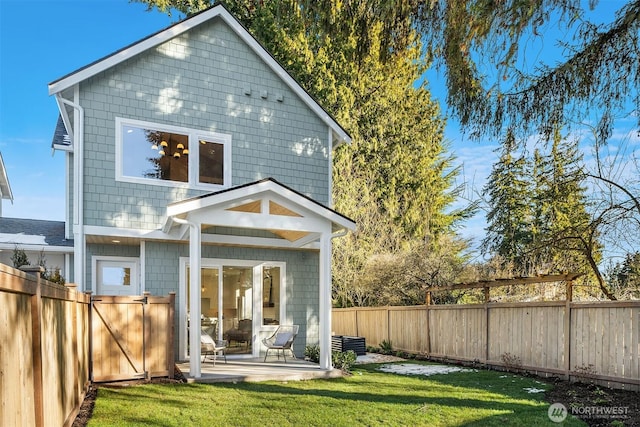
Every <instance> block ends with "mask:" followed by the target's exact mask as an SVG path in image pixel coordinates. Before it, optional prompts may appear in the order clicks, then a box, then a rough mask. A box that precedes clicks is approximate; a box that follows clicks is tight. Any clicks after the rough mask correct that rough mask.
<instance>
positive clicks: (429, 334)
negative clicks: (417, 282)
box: [425, 291, 431, 357]
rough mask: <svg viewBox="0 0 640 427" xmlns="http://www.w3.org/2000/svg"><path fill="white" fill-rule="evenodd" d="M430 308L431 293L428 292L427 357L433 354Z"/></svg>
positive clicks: (426, 307)
mask: <svg viewBox="0 0 640 427" xmlns="http://www.w3.org/2000/svg"><path fill="white" fill-rule="evenodd" d="M430 306H431V291H427V297H426V300H425V311H426V312H427V334H426V335H427V346H426V350H427V357H429V356H430V354H431V328H430V325H429V322H430V321H429V316H430V310H429V308H430Z"/></svg>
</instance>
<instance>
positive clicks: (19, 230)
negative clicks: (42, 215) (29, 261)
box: [0, 218, 73, 252]
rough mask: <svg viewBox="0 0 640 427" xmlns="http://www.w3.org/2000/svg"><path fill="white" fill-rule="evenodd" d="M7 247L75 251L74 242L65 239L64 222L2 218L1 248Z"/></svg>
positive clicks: (0, 228)
mask: <svg viewBox="0 0 640 427" xmlns="http://www.w3.org/2000/svg"><path fill="white" fill-rule="evenodd" d="M7 245H10V246H15V245H19V246H20V247H25V246H33V247H35V249H46V248H51V247H56V248H69V249H70V250H69V252H71V251H73V240H69V239H65V224H64V222H63V221H46V220H39V219H21V218H0V246H2V247H6V246H7Z"/></svg>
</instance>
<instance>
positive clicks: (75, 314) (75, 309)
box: [64, 283, 84, 398]
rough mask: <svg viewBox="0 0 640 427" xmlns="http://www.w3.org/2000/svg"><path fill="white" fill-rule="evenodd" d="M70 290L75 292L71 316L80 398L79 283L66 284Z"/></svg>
mask: <svg viewBox="0 0 640 427" xmlns="http://www.w3.org/2000/svg"><path fill="white" fill-rule="evenodd" d="M64 286H65V287H66V288H67V289H68V290H69V291H72V292H74V293H75V298H73V301H72V302H71V303H72V304H73V307H72V311H73V314H72V317H71V319H72V320H71V321H72V322H73V328H72V332H71V346H72V348H73V355H72V357H73V379H74V382H75V383H76V393H77V394H76V396H77V397H78V398H79V397H80V396H81V395H82V389H83V387H84V384H81V383H80V375H79V372H80V364H79V361H78V360H79V359H78V353H79V352H80V351H79V349H78V306H79V304H78V293H77V292H76V288H77V285H76V284H75V283H68V284H65V285H64Z"/></svg>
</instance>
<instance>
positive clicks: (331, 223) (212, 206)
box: [162, 178, 355, 378]
mask: <svg viewBox="0 0 640 427" xmlns="http://www.w3.org/2000/svg"><path fill="white" fill-rule="evenodd" d="M354 229H355V223H354V222H353V221H352V220H351V219H349V218H347V217H345V216H343V215H341V214H340V213H338V212H336V211H334V210H332V209H330V208H327V207H325V206H323V205H322V204H320V203H318V202H316V201H315V200H313V199H311V198H309V197H308V196H306V195H305V194H302V193H299V192H298V191H296V190H293V189H292V188H289V187H287V186H285V185H282V184H281V183H279V182H278V181H276V180H274V179H272V178H265V179H262V180H260V181H256V182H252V183H247V184H244V185H240V186H237V187H232V188H229V189H226V190H222V191H219V192H216V193H211V194H208V195H203V196H197V197H193V198H190V199H185V200H182V201H180V202H175V203H171V204H169V205H168V206H167V215H166V220H165V223H164V225H163V227H162V232H163V233H164V236H169V237H170V238H171V239H175V240H176V241H188V242H189V256H188V260H186V262H188V266H189V278H188V282H189V285H188V289H185V290H184V292H182V291H181V292H179V293H178V296H179V299H181V298H187V295H188V301H185V302H186V304H184V305H182V304H181V305H180V309H183V308H186V307H187V306H188V310H187V312H184V313H183V312H180V311H179V312H178V333H177V336H178V343H179V354H180V358H181V357H184V355H186V354H187V349H191V350H190V351H189V352H188V354H189V356H188V357H189V363H188V364H187V365H183V366H184V369H183V368H181V369H183V372H188V373H189V377H192V378H200V376H201V375H202V376H203V377H204V376H205V375H206V371H207V368H206V364H205V363H202V362H201V361H200V358H201V349H200V334H199V333H196V334H189V333H188V325H200V324H201V322H202V320H203V311H202V298H201V294H202V292H203V291H204V290H206V289H205V288H203V287H202V286H201V283H202V282H201V271H202V266H203V258H204V257H203V256H202V254H203V246H205V245H206V246H218V247H235V248H239V251H238V253H240V252H241V251H242V249H246V250H248V249H255V248H268V249H276V250H281V251H301V252H306V253H314V257H315V256H316V255H315V254H317V258H316V259H317V261H315V260H313V259H312V257H310V256H305V257H306V258H305V259H307V260H308V261H309V262H308V265H307V271H306V272H304V274H305V275H306V276H308V277H312V276H313V281H314V283H313V284H312V285H311V286H309V288H308V289H307V290H306V291H303V290H300V293H299V295H298V297H297V298H291V299H287V301H286V302H283V303H282V305H281V309H280V311H279V314H278V316H279V317H278V323H276V324H280V325H284V324H291V325H292V324H298V325H301V328H302V329H304V330H305V331H307V333H308V332H309V331H313V334H315V335H314V340H317V341H318V344H319V346H320V363H319V367H318V366H314V367H313V368H312V367H307V369H311V370H312V371H313V370H314V369H315V370H316V371H318V372H322V371H331V370H332V367H331V330H330V328H331V240H332V239H333V238H336V237H340V236H343V235H345V234H346V233H347V232H348V231H349V230H354ZM237 257H240V256H236V258H237ZM280 258H281V257H280ZM247 259H248V260H249V261H246V260H247ZM214 261H215V262H214V263H217V264H220V265H221V267H216V266H212V267H211V268H214V269H215V268H218V274H217V276H216V277H217V279H218V282H219V283H221V285H219V286H218V289H219V292H218V297H217V308H218V310H217V314H216V313H214V314H213V320H214V321H216V324H218V325H223V323H224V320H225V319H228V318H229V317H230V315H231V314H229V315H227V314H225V308H226V307H225V305H224V301H223V298H221V297H220V295H223V290H224V289H225V285H224V274H225V272H226V270H225V267H228V268H229V269H231V268H235V267H238V266H240V267H243V268H246V269H249V268H251V269H253V268H255V267H256V266H257V265H259V263H260V259H259V258H255V257H254V259H252V258H246V259H245V261H246V262H245V263H244V264H242V262H243V260H238V259H233V260H231V261H229V260H220V259H217V260H214ZM262 261H265V262H266V261H271V262H275V260H268V259H263V260H262ZM247 262H249V263H250V264H247ZM217 264H216V265H217ZM223 264H224V265H223ZM240 264H242V265H240ZM245 264H246V265H245ZM254 264H255V265H254ZM284 266H285V264H283V268H284ZM183 270H185V271H186V268H185V269H183V268H181V269H180V271H183ZM252 271H253V270H252ZM252 277H260V273H259V272H257V273H255V274H253V276H252ZM186 281H187V280H186V279H185V282H186ZM249 282H250V283H248V284H247V285H246V286H247V288H248V289H250V290H251V291H252V292H251V293H250V294H248V293H247V294H246V295H244V296H242V295H241V296H240V297H242V298H245V299H246V300H248V301H249V303H247V302H246V301H245V300H242V301H241V303H242V304H241V305H238V307H240V306H242V308H243V310H241V311H242V312H243V315H242V318H243V320H248V321H249V322H250V328H247V331H248V332H250V333H249V334H248V337H249V342H247V340H246V339H245V340H241V341H243V342H246V345H247V348H249V349H250V352H249V353H250V354H251V355H252V356H253V357H259V356H260V354H261V351H263V350H264V349H262V348H261V346H260V339H261V337H263V335H264V334H267V333H269V332H271V331H272V330H275V327H272V325H271V323H269V322H268V321H270V320H271V318H272V317H273V316H272V315H268V316H265V315H263V314H264V313H266V311H263V310H264V307H265V303H264V301H267V303H266V304H267V306H268V307H271V306H272V305H271V304H272V303H271V299H270V298H267V299H266V300H265V299H264V298H263V296H266V295H267V293H265V291H264V290H263V287H262V281H261V280H253V279H252V280H250V281H249ZM181 286H182V285H181ZM185 286H186V285H185ZM254 291H255V292H254ZM247 295H248V296H247ZM269 295H270V291H269ZM286 297H287V295H283V298H282V300H283V301H284V299H285V298H286ZM237 299H238V297H237V296H236V299H235V300H233V301H232V302H235V301H236V300H237ZM215 304H216V301H214V305H215ZM310 304H311V305H313V307H310ZM208 305H209V307H210V301H209V303H208ZM247 306H250V307H251V313H250V314H247V313H249V311H250V310H248V309H246V307H247ZM282 307H284V310H283V309H282ZM286 309H288V310H289V311H288V312H286ZM253 313H257V315H256V316H254V315H253ZM292 313H295V314H297V315H298V318H297V319H295V318H294V316H293V314H292ZM234 316H235V314H234ZM205 317H206V316H205ZM236 317H238V320H240V318H241V317H240V316H239V315H238V316H236ZM267 317H268V318H269V319H267ZM209 320H211V317H210V319H209ZM243 326H247V325H243ZM238 329H239V326H238ZM224 332H225V331H223V330H222V328H218V329H217V334H216V333H215V332H214V335H216V337H215V338H216V339H230V340H233V339H234V338H230V337H229V335H228V331H227V335H226V337H225V334H224ZM261 334H262V335H261ZM316 337H317V338H316ZM301 341H302V340H301ZM303 343H304V341H303ZM303 345H304V344H303ZM234 363H235V362H234ZM238 365H239V366H238V369H240V371H243V370H247V371H251V370H254V371H255V370H257V371H261V370H263V369H262V368H257V367H255V366H253V367H252V366H251V365H248V364H247V363H245V362H242V363H240V362H238ZM259 366H262V365H259ZM273 366H277V365H273ZM216 368H218V367H217V366H216ZM281 368H286V369H287V370H291V367H290V366H289V365H288V364H287V365H286V366H284V367H281ZM216 372H217V371H216ZM254 375H258V374H257V373H254ZM236 376H237V377H250V375H249V373H238V374H236Z"/></svg>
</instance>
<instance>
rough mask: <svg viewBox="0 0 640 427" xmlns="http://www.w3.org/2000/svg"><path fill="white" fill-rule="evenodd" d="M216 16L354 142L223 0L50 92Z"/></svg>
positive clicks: (337, 133) (53, 89)
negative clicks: (222, 2)
mask: <svg viewBox="0 0 640 427" xmlns="http://www.w3.org/2000/svg"><path fill="white" fill-rule="evenodd" d="M214 18H220V19H222V20H223V21H224V22H225V23H226V24H227V25H228V26H229V27H230V28H231V29H232V30H233V31H234V32H235V33H236V34H237V35H238V36H239V37H240V38H241V39H242V40H243V41H244V42H245V43H246V44H247V45H248V46H249V47H250V48H251V49H252V50H253V51H254V52H255V53H256V54H257V55H258V56H259V57H260V58H261V59H262V60H263V61H264V62H265V63H266V64H267V65H268V66H269V67H270V68H271V69H272V70H273V71H274V72H275V73H276V74H277V75H278V76H279V77H280V78H281V79H282V80H283V81H284V82H285V83H286V84H287V85H288V86H289V87H290V88H291V90H293V91H294V92H295V93H296V94H297V95H298V96H299V97H300V98H301V99H302V100H303V102H305V103H306V104H307V105H308V106H309V108H310V109H311V110H312V111H314V112H315V113H316V114H317V115H318V117H320V118H321V119H322V120H323V121H324V122H325V123H326V124H327V125H328V126H329V127H330V128H331V130H332V131H333V136H334V138H337V139H338V141H344V142H347V143H349V142H351V137H350V136H349V134H348V133H347V132H346V131H345V130H344V129H343V128H342V126H340V124H339V123H338V122H336V120H335V119H334V118H333V117H332V116H331V115H330V114H329V113H328V112H327V111H326V110H325V109H324V108H323V107H322V106H321V105H320V104H319V103H318V102H317V101H316V100H315V99H314V98H313V97H312V96H311V95H310V94H309V93H308V92H307V91H306V90H305V89H304V88H303V87H302V86H300V84H299V83H298V82H297V81H296V80H295V79H294V78H293V77H292V76H291V74H289V72H288V71H287V70H285V69H284V67H282V65H280V63H279V62H278V61H277V60H276V59H275V58H274V57H273V56H271V54H270V53H269V52H268V51H267V50H266V49H265V48H264V47H263V46H262V45H261V44H260V42H258V40H257V39H256V38H255V37H253V36H252V35H251V33H249V31H248V30H247V29H246V28H245V27H244V26H243V25H242V24H241V23H240V22H239V21H238V20H237V19H236V18H235V17H234V16H233V15H231V13H230V12H229V11H228V10H227V9H226V8H225V7H224V5H222V4H221V3H219V4H217V5H215V6H212V7H210V8H209V9H205V10H204V11H202V12H199V13H197V14H195V15H192V16H190V17H188V18H186V19H184V20H182V21H180V22H177V23H175V24H173V25H171V26H169V27H167V28H165V29H164V30H160V31H158V32H157V33H154V34H152V35H150V36H148V37H146V38H144V39H142V40H140V41H138V42H135V43H133V44H131V45H129V46H127V47H124V48H122V49H120V50H118V51H116V52H114V53H112V54H110V55H107V56H105V57H104V58H102V59H99V60H97V61H95V62H93V63H91V64H89V65H86V66H84V67H82V68H80V69H78V70H76V71H74V72H72V73H70V74H67V75H66V76H64V77H61V78H59V79H58V80H55V81H53V82H51V83H49V95H53V94H56V93H60V92H62V91H64V90H66V89H69V88H71V87H73V86H75V85H77V84H78V83H80V82H82V81H84V80H86V79H89V78H91V77H93V76H95V75H96V74H98V73H100V72H102V71H104V70H106V69H109V68H111V67H113V66H115V65H117V64H120V63H121V62H123V61H126V60H128V59H129V58H132V57H134V56H135V55H138V54H139V53H142V52H144V51H146V50H148V49H151V48H153V47H156V46H158V45H160V44H162V43H164V42H166V41H168V40H170V39H172V38H174V37H176V36H178V35H180V34H182V33H185V32H187V31H189V30H191V29H192V28H194V27H196V26H198V25H200V24H202V23H204V22H207V21H209V20H211V19H214ZM334 145H336V144H335V143H334Z"/></svg>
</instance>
